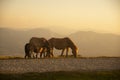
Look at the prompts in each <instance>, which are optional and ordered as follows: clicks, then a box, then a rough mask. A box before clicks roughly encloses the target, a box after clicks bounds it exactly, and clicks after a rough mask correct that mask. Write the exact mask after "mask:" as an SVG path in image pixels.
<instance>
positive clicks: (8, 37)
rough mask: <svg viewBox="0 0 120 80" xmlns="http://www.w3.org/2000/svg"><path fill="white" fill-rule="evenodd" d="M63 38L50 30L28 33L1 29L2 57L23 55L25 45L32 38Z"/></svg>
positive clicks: (0, 49)
mask: <svg viewBox="0 0 120 80" xmlns="http://www.w3.org/2000/svg"><path fill="white" fill-rule="evenodd" d="M57 36H59V37H61V35H59V34H57V33H54V32H51V31H50V30H47V29H43V28H38V29H31V30H27V31H21V30H12V29H7V28H0V55H23V54H24V45H25V43H27V42H29V40H30V38H31V37H45V38H46V39H48V38H50V37H57Z"/></svg>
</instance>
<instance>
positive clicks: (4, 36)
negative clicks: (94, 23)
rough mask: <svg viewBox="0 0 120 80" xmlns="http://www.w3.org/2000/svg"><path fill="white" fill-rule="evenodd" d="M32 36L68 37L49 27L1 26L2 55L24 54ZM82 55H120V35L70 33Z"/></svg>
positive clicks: (0, 52)
mask: <svg viewBox="0 0 120 80" xmlns="http://www.w3.org/2000/svg"><path fill="white" fill-rule="evenodd" d="M31 37H45V38H46V39H49V38H51V37H66V36H64V35H60V34H58V33H55V32H53V31H51V30H49V29H44V28H37V29H31V30H26V31H22V30H13V29H8V28H0V55H21V56H23V55H24V45H25V43H27V42H29V39H30V38H31ZM68 37H70V38H71V39H72V40H73V42H74V43H75V44H76V46H77V47H78V49H79V54H80V55H82V56H120V35H114V34H103V33H96V32H92V31H79V32H76V33H72V34H71V35H68Z"/></svg>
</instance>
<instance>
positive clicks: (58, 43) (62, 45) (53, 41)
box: [48, 37, 78, 57]
mask: <svg viewBox="0 0 120 80" xmlns="http://www.w3.org/2000/svg"><path fill="white" fill-rule="evenodd" d="M48 42H49V43H50V47H51V50H52V53H51V54H53V48H56V49H58V50H62V53H61V56H63V53H64V51H65V49H66V57H67V56H68V50H69V48H71V50H72V53H73V55H74V57H77V53H78V49H77V47H76V45H75V44H74V43H73V41H72V40H71V39H70V38H68V37H65V38H50V39H49V40H48Z"/></svg>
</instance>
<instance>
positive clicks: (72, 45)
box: [64, 37, 77, 49]
mask: <svg viewBox="0 0 120 80" xmlns="http://www.w3.org/2000/svg"><path fill="white" fill-rule="evenodd" d="M64 39H66V41H67V43H68V45H69V47H71V48H75V49H76V48H77V47H76V45H75V44H74V43H73V41H72V40H71V39H70V38H68V37H65V38H64Z"/></svg>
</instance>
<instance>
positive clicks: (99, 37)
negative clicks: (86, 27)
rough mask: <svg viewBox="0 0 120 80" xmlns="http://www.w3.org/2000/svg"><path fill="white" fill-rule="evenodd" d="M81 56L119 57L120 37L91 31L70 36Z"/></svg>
mask: <svg viewBox="0 0 120 80" xmlns="http://www.w3.org/2000/svg"><path fill="white" fill-rule="evenodd" d="M70 38H71V39H72V40H73V41H74V42H75V43H76V45H77V46H78V48H79V54H81V55H82V56H120V36H119V35H114V34H107V33H104V34H103V33H96V32H92V31H79V32H76V33H73V34H71V35H70Z"/></svg>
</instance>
